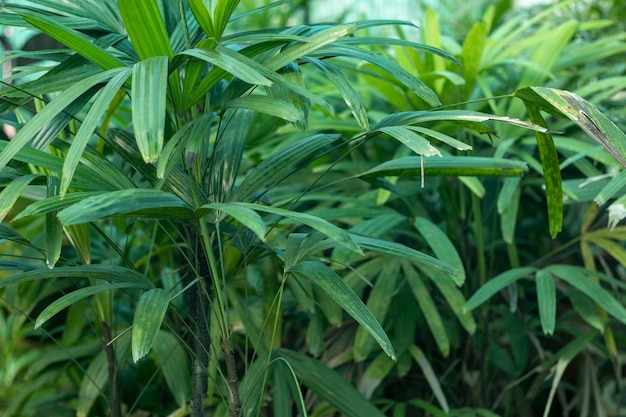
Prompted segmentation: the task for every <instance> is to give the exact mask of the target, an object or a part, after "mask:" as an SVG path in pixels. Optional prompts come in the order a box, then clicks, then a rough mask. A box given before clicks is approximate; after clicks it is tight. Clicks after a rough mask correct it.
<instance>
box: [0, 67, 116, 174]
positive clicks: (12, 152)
mask: <svg viewBox="0 0 626 417" xmlns="http://www.w3.org/2000/svg"><path fill="white" fill-rule="evenodd" d="M119 71H120V70H119V69H117V70H116V69H113V70H109V71H105V72H101V73H98V74H95V75H92V76H90V77H87V78H84V79H82V80H79V81H77V82H76V83H74V84H72V85H70V86H69V87H68V88H67V89H66V90H65V91H63V92H62V93H61V94H59V95H58V96H57V97H56V98H55V99H54V100H52V101H51V102H50V103H48V104H47V105H46V106H45V107H44V108H43V109H42V110H40V111H38V112H37V114H35V115H34V116H33V118H32V119H31V120H29V121H28V123H26V125H24V127H22V129H20V130H19V131H18V132H17V134H16V135H15V137H13V139H11V141H10V142H8V143H7V144H6V146H5V148H4V149H3V150H2V153H0V170H2V169H4V167H5V166H6V165H7V164H8V163H9V161H10V160H12V159H13V158H14V157H15V156H16V154H17V153H18V152H19V151H20V150H21V149H22V148H24V147H25V146H26V145H28V143H29V142H30V141H31V140H32V139H33V138H34V137H35V136H36V135H37V134H38V133H39V132H40V131H41V130H42V129H43V128H45V127H46V125H47V124H48V123H50V122H51V121H52V120H53V119H54V117H55V116H57V115H58V114H59V113H61V112H62V111H63V110H64V109H65V108H66V107H67V106H69V105H70V104H71V103H72V102H73V101H74V100H76V99H77V98H78V97H79V96H81V95H82V94H83V93H85V91H87V90H89V89H91V88H92V87H93V86H95V85H98V84H100V83H103V82H105V81H107V80H109V79H110V78H112V77H113V76H115V75H116V74H117V72H119Z"/></svg>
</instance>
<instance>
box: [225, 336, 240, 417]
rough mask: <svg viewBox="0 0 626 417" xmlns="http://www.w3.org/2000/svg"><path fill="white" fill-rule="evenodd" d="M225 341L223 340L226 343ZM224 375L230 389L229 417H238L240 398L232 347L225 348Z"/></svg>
mask: <svg viewBox="0 0 626 417" xmlns="http://www.w3.org/2000/svg"><path fill="white" fill-rule="evenodd" d="M226 343H227V341H226V340H225V341H224V344H226ZM226 375H227V378H228V389H229V391H230V395H231V400H230V412H229V416H230V417H239V415H240V414H241V399H240V398H239V383H238V380H237V367H236V365H235V354H234V352H233V349H228V350H226Z"/></svg>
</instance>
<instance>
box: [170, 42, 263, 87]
mask: <svg viewBox="0 0 626 417" xmlns="http://www.w3.org/2000/svg"><path fill="white" fill-rule="evenodd" d="M181 55H189V56H193V57H195V58H198V59H201V60H203V61H206V62H209V63H211V64H212V65H215V66H216V67H219V68H222V69H223V70H224V71H226V72H228V73H230V74H232V75H234V76H235V77H237V78H239V79H240V80H242V81H244V82H246V83H248V84H255V85H264V86H270V85H272V81H271V80H270V79H268V78H267V77H266V76H265V75H264V74H262V73H261V72H260V71H259V70H258V68H257V67H259V66H260V65H259V64H258V63H257V62H256V61H253V60H252V59H250V58H248V57H246V56H245V55H242V54H240V53H238V52H235V51H233V50H231V49H229V48H225V47H223V46H218V47H217V48H215V49H206V48H203V49H187V50H185V51H183V52H181Z"/></svg>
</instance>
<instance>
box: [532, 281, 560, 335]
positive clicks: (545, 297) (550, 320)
mask: <svg viewBox="0 0 626 417" xmlns="http://www.w3.org/2000/svg"><path fill="white" fill-rule="evenodd" d="M535 277H536V283H537V305H538V306H539V320H540V321H541V328H542V330H543V332H544V333H545V334H548V335H552V334H554V327H555V321H556V287H555V286H554V278H552V275H551V274H550V271H546V270H545V269H540V270H539V271H537V273H536V275H535Z"/></svg>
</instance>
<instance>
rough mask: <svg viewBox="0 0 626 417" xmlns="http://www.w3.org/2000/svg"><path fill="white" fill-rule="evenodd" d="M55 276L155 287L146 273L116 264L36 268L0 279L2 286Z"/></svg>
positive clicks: (53, 277)
mask: <svg viewBox="0 0 626 417" xmlns="http://www.w3.org/2000/svg"><path fill="white" fill-rule="evenodd" d="M55 278H70V279H75V278H91V279H101V280H104V281H108V282H113V283H116V282H120V283H134V284H137V285H139V286H142V287H143V288H154V284H153V283H152V281H150V279H148V278H147V277H146V276H145V275H143V274H141V273H139V272H137V271H134V270H132V269H128V268H123V267H121V266H115V265H104V264H98V265H81V266H72V267H56V268H54V269H47V268H46V269H36V270H33V271H28V272H22V273H19V274H15V275H11V276H9V277H6V278H3V279H1V280H0V288H3V287H6V286H8V285H13V284H19V283H22V282H28V281H39V280H44V279H55Z"/></svg>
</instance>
